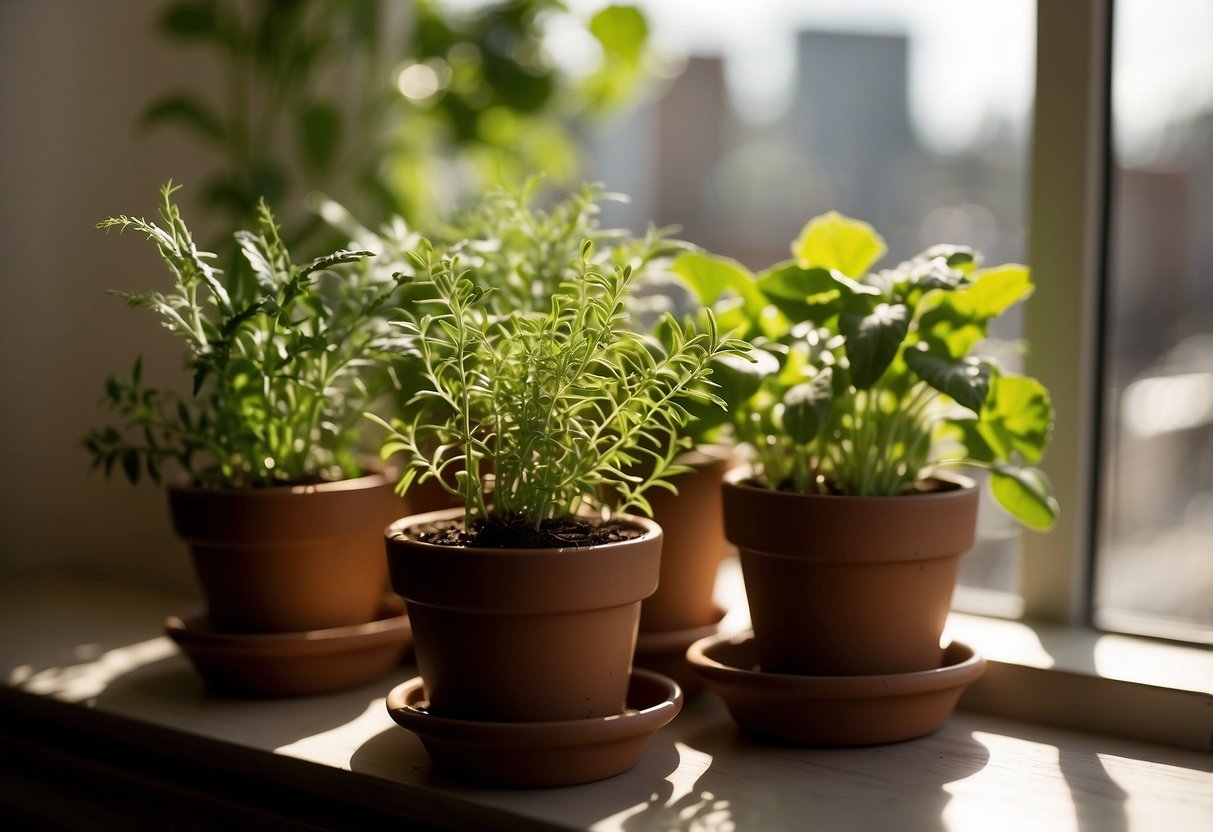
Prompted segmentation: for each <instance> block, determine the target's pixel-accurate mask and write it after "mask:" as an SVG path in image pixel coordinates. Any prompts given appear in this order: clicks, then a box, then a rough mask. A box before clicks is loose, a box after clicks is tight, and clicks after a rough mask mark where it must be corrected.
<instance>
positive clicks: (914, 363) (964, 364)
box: [905, 350, 991, 413]
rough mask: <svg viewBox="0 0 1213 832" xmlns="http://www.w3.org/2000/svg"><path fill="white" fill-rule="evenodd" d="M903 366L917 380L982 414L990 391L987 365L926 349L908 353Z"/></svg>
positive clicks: (908, 351)
mask: <svg viewBox="0 0 1213 832" xmlns="http://www.w3.org/2000/svg"><path fill="white" fill-rule="evenodd" d="M905 359H906V365H907V366H908V367H909V368H910V369H911V370H913V371H914V372H915V373H917V374H918V377H919V378H921V379H922V380H923V381H925V382H926V383H927V384H929V385H931V386H932V387H933V388H935V389H936V390H938V391H939V392H941V393H943V394H945V395H948V396H951V397H952V398H953V399H955V400H956V403H957V404H959V405H961V406H962V407H967V408H969V410H972V411H973V412H974V413H979V412H980V411H981V407H982V405H983V404H984V403H985V400H986V394H987V393H988V392H989V390H990V375H991V372H990V366H989V365H988V364H985V363H983V362H981V361H978V360H977V359H975V358H965V359H962V360H960V361H956V360H954V359H951V358H948V357H944V356H939V355H934V354H932V353H929V352H927V351H926V350H907V351H906V354H905Z"/></svg>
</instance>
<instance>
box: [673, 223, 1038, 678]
mask: <svg viewBox="0 0 1213 832" xmlns="http://www.w3.org/2000/svg"><path fill="white" fill-rule="evenodd" d="M792 250H793V254H794V259H792V260H789V261H786V262H781V263H778V264H776V265H774V266H772V267H770V268H768V269H766V270H765V271H763V272H761V273H760V274H758V275H756V276H755V275H751V274H750V273H748V272H747V271H746V270H745V269H744V268H743V267H741V266H740V265H739V264H736V263H734V262H732V261H728V260H725V259H723V258H715V257H712V256H710V255H688V257H689V258H693V259H691V260H689V261H687V262H685V263H683V264H682V265H681V267H680V269H679V271H680V272H681V273H682V274H683V276H684V279H686V281H687V283H688V285H689V286H690V287H691V289H692V290H693V291H694V292H695V293H696V294H697V296H698V298H699V299H700V300H701V301H702V302H703V303H704V304H706V305H709V306H716V307H717V309H718V318H719V321H720V325H721V327H722V329H732V330H734V331H737V332H740V333H742V335H743V337H746V338H750V339H752V340H753V341H754V343H755V346H756V348H755V350H754V358H755V362H754V363H752V364H747V363H739V362H729V361H728V360H727V359H726V366H725V367H723V368H721V370H720V371H719V372H717V373H716V374H714V378H715V379H716V380H717V381H718V382H719V383H720V385H721V391H720V392H721V395H722V396H723V397H725V398H726V400H727V401H729V405H730V419H731V421H732V428H733V430H734V431H735V435H736V436H737V438H738V439H739V440H740V441H741V442H744V443H745V444H746V446H747V447H749V448H751V449H752V452H753V464H752V466H751V467H749V468H748V469H745V470H740V471H737V472H734V473H733V474H730V476H729V477H728V478H727V481H726V483H725V486H724V512H725V526H726V534H727V535H728V537H729V539H730V540H731V541H732V542H734V543H735V544H736V545H737V546H738V548H739V550H740V554H741V565H742V571H743V575H744V580H745V585H746V593H747V597H748V600H749V606H750V612H751V620H752V624H753V644H752V649H753V654H754V657H755V659H756V662H757V663H758V665H760V667H761V668H762V669H763V671H764V672H774V673H783V674H796V675H801V676H812V677H822V676H856V677H858V676H876V675H897V674H914V673H920V672H930V671H932V670H936V669H939V668H940V667H941V665H942V663H943V661H944V652H943V648H942V647H941V645H940V638H941V633H942V630H943V627H944V622H945V618H946V616H947V612H948V608H949V606H950V601H951V596H952V590H953V586H954V584H955V577H956V569H957V564H958V561H959V558H960V556H961V555H962V554H963V553H964V552H965V551H966V550H968V549H969V548H970V547H971V545H972V543H973V538H974V529H975V525H976V511H977V504H978V496H979V495H978V491H977V489H976V488H975V486H974V484H973V483H972V481H970V480H967V479H965V478H963V477H958V476H956V475H954V474H953V473H952V471H953V470H955V469H960V470H964V469H973V468H976V469H982V470H984V471H986V472H988V481H989V484H990V487H991V491H992V492H993V495H994V497H995V498H996V499H997V501H998V502H999V503H1000V504H1001V505H1002V506H1003V507H1004V508H1005V509H1007V510H1008V511H1009V512H1010V513H1011V514H1013V515H1014V516H1015V517H1016V518H1018V519H1019V520H1020V521H1021V522H1022V523H1024V524H1025V525H1027V526H1029V527H1031V528H1036V529H1045V528H1048V527H1049V526H1050V525H1051V524H1052V522H1053V518H1054V516H1055V513H1056V511H1057V507H1056V503H1055V501H1054V500H1053V498H1052V496H1051V493H1050V489H1049V485H1048V482H1047V480H1046V479H1045V477H1044V475H1043V474H1042V473H1041V472H1040V471H1038V470H1036V469H1034V468H1032V467H1030V466H1031V465H1032V464H1034V463H1036V462H1037V461H1039V459H1040V458H1041V455H1042V454H1043V453H1044V450H1045V447H1046V445H1047V442H1048V439H1049V433H1050V430H1051V426H1052V418H1053V414H1052V407H1051V404H1050V400H1049V396H1048V393H1047V392H1046V390H1045V389H1044V388H1043V386H1041V385H1040V383H1039V382H1037V381H1036V380H1034V379H1032V378H1029V377H1027V376H1024V375H1021V374H1017V373H1013V372H1010V371H1007V370H1004V369H1002V368H1001V367H1000V366H998V364H996V363H995V362H994V361H993V360H992V359H990V358H986V357H982V356H981V355H980V347H981V346H982V344H983V342H984V341H985V340H986V339H987V337H988V335H989V324H990V322H991V321H992V320H993V319H995V318H997V317H998V316H999V315H1001V314H1002V313H1003V312H1005V311H1006V310H1007V309H1009V308H1011V307H1012V306H1014V305H1015V304H1016V303H1019V302H1020V301H1023V300H1024V299H1026V298H1027V297H1028V296H1029V295H1030V294H1031V291H1032V285H1031V282H1030V279H1029V275H1028V271H1027V269H1026V268H1024V267H1022V266H1017V265H1003V266H996V267H992V268H982V267H981V266H980V258H979V256H978V255H977V253H976V252H974V251H972V250H970V249H967V248H964V247H959V246H936V247H933V248H930V249H928V250H926V251H925V252H923V253H921V254H919V255H918V256H916V257H914V258H912V259H910V260H908V261H906V262H903V263H901V264H900V265H898V266H896V267H895V268H891V269H884V270H880V271H876V272H869V269H870V267H871V266H872V265H873V264H874V263H875V262H876V261H877V260H878V259H879V258H880V257H881V256H882V255H883V254H884V251H885V246H884V242H883V240H882V239H881V238H880V237H879V235H877V234H876V232H875V231H874V230H872V229H871V227H870V226H868V225H866V224H864V223H862V222H858V221H855V220H851V219H848V218H845V217H842V216H840V215H838V214H833V213H832V214H827V215H824V216H821V217H818V218H816V219H814V220H812V221H810V222H809V223H808V224H807V225H806V226H805V228H804V230H803V231H802V233H801V235H800V237H799V238H798V239H797V240H796V242H795V243H794V244H793V246H792Z"/></svg>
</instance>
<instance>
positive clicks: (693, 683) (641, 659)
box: [633, 607, 725, 699]
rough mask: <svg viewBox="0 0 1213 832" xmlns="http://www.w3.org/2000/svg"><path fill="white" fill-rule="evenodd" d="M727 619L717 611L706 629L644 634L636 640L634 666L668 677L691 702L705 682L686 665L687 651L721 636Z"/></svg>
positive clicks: (719, 610) (642, 631)
mask: <svg viewBox="0 0 1213 832" xmlns="http://www.w3.org/2000/svg"><path fill="white" fill-rule="evenodd" d="M724 615H725V613H724V610H722V609H720V608H719V607H716V611H715V618H714V619H713V621H712V623H711V624H707V625H704V626H703V627H689V628H687V629H685V630H662V631H657V632H645V631H644V630H641V631H640V633H639V635H638V636H637V637H636V658H635V659H634V661H633V665H634V666H635V667H643V668H645V669H646V670H655V671H657V672H658V673H661V674H663V675H665V676H669V677H670V678H671V679H673V680H674V681H675V682H677V683H678V684H679V686H680V687H681V688H682V692H683V694H684V695H685V696H686V697H687V698H688V699H689V698H691V697H693V696H695V695H696V694H698V693H699V692H700V691H702V690H703V680H702V679H701V678H700V677H699V675H698V674H697V673H695V671H694V670H693V669H692V668H691V665H690V664H688V663H687V648H688V647H690V646H691V645H692V644H694V643H695V642H696V641H699V640H700V639H703V638H708V637H709V636H714V635H716V634H718V633H719V632H720V627H721V622H722V620H723V619H724Z"/></svg>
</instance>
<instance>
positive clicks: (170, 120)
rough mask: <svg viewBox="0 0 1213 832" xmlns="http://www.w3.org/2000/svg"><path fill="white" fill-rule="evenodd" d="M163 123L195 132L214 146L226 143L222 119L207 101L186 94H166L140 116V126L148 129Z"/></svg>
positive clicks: (182, 92)
mask: <svg viewBox="0 0 1213 832" xmlns="http://www.w3.org/2000/svg"><path fill="white" fill-rule="evenodd" d="M162 124H177V125H180V126H181V127H184V128H186V129H188V130H192V131H193V132H194V133H196V134H197V135H198V136H199V137H201V138H203V139H206V140H208V141H209V142H210V143H211V144H214V145H222V144H223V142H224V141H225V140H226V131H225V130H224V127H223V120H222V119H221V118H220V116H219V114H218V113H216V112H215V110H214V108H212V107H211V105H210V104H208V103H207V102H206V101H204V100H203V99H202V98H200V97H199V96H197V95H195V94H193V93H191V92H185V91H175V92H170V93H166V94H164V95H162V96H160V97H159V98H157V99H155V100H154V101H152V103H151V104H149V105H148V106H147V108H146V109H144V111H143V113H142V114H141V115H140V116H139V126H140V127H141V128H144V129H147V128H152V127H159V126H160V125H162Z"/></svg>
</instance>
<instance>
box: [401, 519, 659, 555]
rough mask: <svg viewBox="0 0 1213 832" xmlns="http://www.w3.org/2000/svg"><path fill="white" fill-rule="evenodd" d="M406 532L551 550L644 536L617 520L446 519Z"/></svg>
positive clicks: (446, 542) (430, 539) (452, 541)
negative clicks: (467, 521)
mask: <svg viewBox="0 0 1213 832" xmlns="http://www.w3.org/2000/svg"><path fill="white" fill-rule="evenodd" d="M409 533H410V534H411V535H412V536H413V537H416V538H417V539H418V540H420V541H422V542H424V543H435V544H437V545H439V546H480V547H484V548H493V549H551V548H568V547H574V548H576V547H582V546H599V545H601V544H603V543H619V542H622V541H624V540H635V539H636V538H638V537H643V536H644V533H645V531H644V529H643V528H641V527H640V526H637V525H634V524H632V523H628V522H624V521H620V520H606V521H602V520H597V519H594V520H590V519H572V520H570V519H560V520H544V521H543V522H542V523H541V524H540V526H539V528H538V529H536V528H535V527H534V526H533V525H531V524H530V523H510V522H504V521H496V522H491V523H486V522H484V521H483V520H477V521H476V522H475V523H474V524H473V526H472V528H471V530H468V529H465V528H464V527H463V523H462V522H460V521H455V520H447V521H443V522H441V523H426V524H424V525H421V526H415V527H413V528H412V529H410V530H409Z"/></svg>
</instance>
